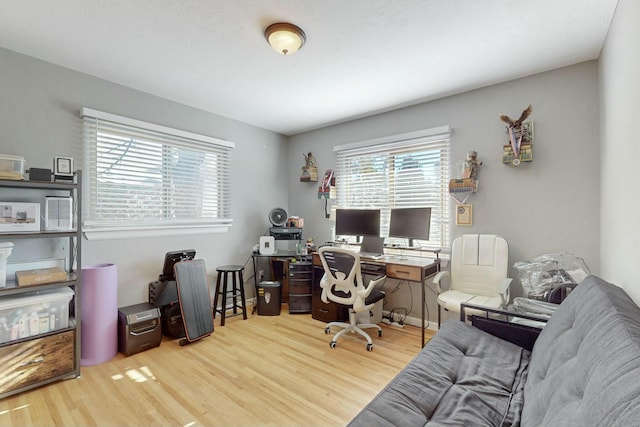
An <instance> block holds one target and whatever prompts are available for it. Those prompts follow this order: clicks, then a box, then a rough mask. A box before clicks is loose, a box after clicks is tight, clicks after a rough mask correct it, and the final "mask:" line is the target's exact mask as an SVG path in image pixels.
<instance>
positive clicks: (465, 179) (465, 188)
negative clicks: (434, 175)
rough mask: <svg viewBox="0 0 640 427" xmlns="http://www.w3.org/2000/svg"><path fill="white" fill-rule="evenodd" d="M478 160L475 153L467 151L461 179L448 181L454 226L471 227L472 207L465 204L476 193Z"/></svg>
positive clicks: (479, 163) (479, 162)
mask: <svg viewBox="0 0 640 427" xmlns="http://www.w3.org/2000/svg"><path fill="white" fill-rule="evenodd" d="M481 164H482V162H481V161H479V160H478V153H477V152H476V151H469V152H468V153H467V157H466V159H465V161H464V169H463V171H462V178H459V179H450V180H449V194H450V195H451V197H452V198H453V200H455V202H456V204H457V207H456V225H467V226H470V225H472V223H473V221H472V212H473V210H472V206H471V205H469V204H467V200H468V199H469V197H470V196H471V195H472V194H473V193H475V192H477V191H478V166H480V165H481Z"/></svg>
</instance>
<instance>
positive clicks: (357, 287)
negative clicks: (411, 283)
mask: <svg viewBox="0 0 640 427" xmlns="http://www.w3.org/2000/svg"><path fill="white" fill-rule="evenodd" d="M318 255H319V256H320V260H321V261H322V266H323V267H324V276H323V277H322V279H321V280H320V287H321V288H322V295H321V299H322V301H323V302H324V303H328V302H329V301H332V302H335V303H337V304H342V305H345V306H348V307H349V323H345V322H330V323H327V326H326V327H325V329H324V332H325V333H326V334H328V333H330V332H331V327H332V326H338V327H341V328H344V329H342V330H341V331H340V332H338V333H337V334H336V335H335V336H334V337H333V339H332V340H331V342H330V343H329V346H330V347H331V348H335V346H336V341H337V340H338V338H340V337H341V336H342V335H344V334H346V333H347V332H352V333H353V332H357V333H358V334H360V335H362V336H363V337H365V338H366V340H367V350H368V351H371V350H373V341H372V340H371V337H370V336H369V334H367V333H366V332H365V331H363V329H368V328H375V329H377V330H378V336H379V337H381V336H382V328H380V326H378V325H375V324H373V323H357V318H358V316H357V313H360V312H363V311H368V310H370V309H371V308H373V305H374V304H375V303H376V302H378V301H380V300H381V299H383V298H384V295H385V294H384V292H382V291H380V290H378V289H376V286H377V285H378V283H380V282H382V281H383V280H384V279H385V278H386V276H381V277H376V278H375V279H372V280H370V281H369V285H368V286H367V287H365V286H364V284H363V281H362V271H361V270H360V255H358V253H356V252H354V251H352V250H350V249H344V248H334V247H330V246H325V247H322V248H320V249H319V250H318Z"/></svg>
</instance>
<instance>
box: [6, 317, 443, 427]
mask: <svg viewBox="0 0 640 427" xmlns="http://www.w3.org/2000/svg"><path fill="white" fill-rule="evenodd" d="M382 327H383V336H382V337H381V338H378V337H377V336H376V335H375V333H374V334H372V337H373V340H374V349H373V351H372V352H368V351H367V350H366V349H365V343H366V341H365V340H364V339H363V338H362V337H360V336H359V335H357V334H349V335H347V336H345V337H343V338H341V339H340V340H339V341H338V345H337V347H336V348H335V349H331V348H329V341H330V335H326V334H325V333H324V323H322V322H320V321H317V320H313V319H312V318H311V315H309V314H296V315H289V314H288V313H287V307H286V306H285V305H283V310H282V314H281V315H280V316H256V315H254V316H249V319H247V320H242V317H241V316H238V317H232V318H227V322H226V325H225V326H224V327H221V326H220V324H219V319H216V321H215V332H214V333H213V335H211V336H210V337H208V338H205V339H203V340H202V341H200V342H197V343H193V344H190V345H187V346H185V347H180V346H179V344H178V340H166V339H165V341H163V343H162V345H161V346H160V347H157V348H154V349H151V350H147V351H145V352H142V353H138V354H136V355H132V356H130V357H125V356H123V355H122V354H118V355H117V356H116V357H115V358H113V359H112V360H110V361H108V362H106V363H103V364H100V365H96V366H90V367H83V368H82V371H81V377H80V378H77V379H70V380H66V381H61V382H58V383H54V384H51V385H48V386H45V387H41V388H39V389H36V390H32V391H29V392H26V393H22V394H20V395H17V396H11V397H8V398H5V399H3V400H0V425H3V426H7V425H13V426H152V425H153V426H186V427H191V426H229V425H236V426H258V425H259V426H338V425H346V424H347V423H348V422H349V421H350V420H351V419H352V418H353V417H354V416H355V415H356V414H357V413H358V412H359V411H360V410H361V409H362V408H363V407H364V406H365V405H366V404H367V403H368V402H369V401H370V400H371V399H372V398H373V397H374V396H375V395H376V394H377V393H378V392H379V391H380V390H381V389H382V388H383V387H384V386H385V385H386V384H387V383H388V382H389V381H390V380H391V379H392V378H393V377H394V376H395V375H396V374H397V373H398V372H399V371H400V370H401V369H402V368H403V367H404V366H405V365H406V364H407V363H408V362H409V361H410V360H411V359H413V357H415V355H416V354H417V353H418V352H419V351H420V329H419V328H416V327H412V326H406V327H405V328H403V329H397V328H394V327H386V326H384V325H382ZM427 334H428V335H427V336H428V337H430V336H431V335H432V332H431V331H427Z"/></svg>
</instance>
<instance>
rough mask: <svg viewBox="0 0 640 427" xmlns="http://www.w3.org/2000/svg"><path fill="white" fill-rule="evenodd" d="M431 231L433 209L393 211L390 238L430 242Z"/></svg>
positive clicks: (396, 209)
mask: <svg viewBox="0 0 640 427" xmlns="http://www.w3.org/2000/svg"><path fill="white" fill-rule="evenodd" d="M430 229H431V208H394V209H391V218H390V221H389V237H403V238H406V239H409V246H413V239H419V240H429V231H430Z"/></svg>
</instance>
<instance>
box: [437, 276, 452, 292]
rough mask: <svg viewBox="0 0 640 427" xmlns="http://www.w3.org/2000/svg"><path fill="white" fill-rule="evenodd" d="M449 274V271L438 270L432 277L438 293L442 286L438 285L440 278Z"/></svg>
mask: <svg viewBox="0 0 640 427" xmlns="http://www.w3.org/2000/svg"><path fill="white" fill-rule="evenodd" d="M450 275H451V273H450V272H449V271H440V272H438V273H436V275H435V277H434V278H433V283H435V284H436V286H437V287H438V293H439V294H441V293H442V286H441V285H440V280H442V278H443V277H445V276H450Z"/></svg>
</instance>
